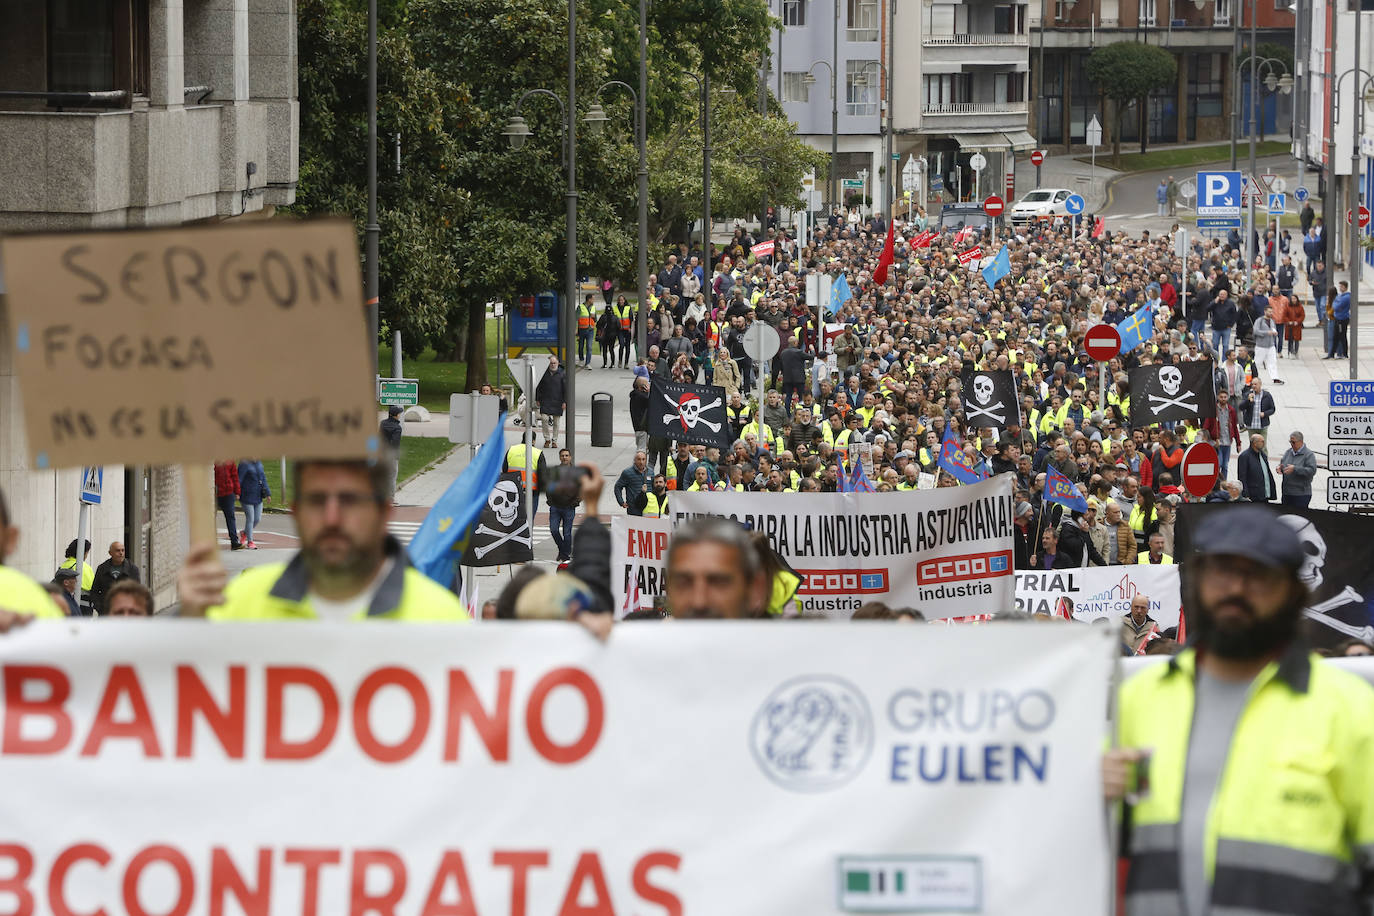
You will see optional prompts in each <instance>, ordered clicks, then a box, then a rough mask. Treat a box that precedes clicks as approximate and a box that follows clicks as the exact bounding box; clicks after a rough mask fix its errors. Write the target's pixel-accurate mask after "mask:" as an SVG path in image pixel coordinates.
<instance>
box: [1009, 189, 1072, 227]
mask: <svg viewBox="0 0 1374 916" xmlns="http://www.w3.org/2000/svg"><path fill="white" fill-rule="evenodd" d="M1072 193H1073V192H1072V191H1070V190H1069V189H1068V188H1037V189H1036V190H1034V191H1031V192H1030V193H1029V194H1027V195H1026V196H1025V197H1023V198H1021V199H1020V200H1018V201H1017V202H1016V203H1015V204H1013V205H1012V208H1011V224H1012V225H1013V226H1024V225H1026V224H1027V223H1030V222H1034V221H1035V219H1036V218H1037V217H1041V216H1061V217H1062V216H1068V215H1069V211H1068V209H1067V208H1066V207H1065V206H1064V201H1066V200H1068V199H1069V195H1070V194H1072Z"/></svg>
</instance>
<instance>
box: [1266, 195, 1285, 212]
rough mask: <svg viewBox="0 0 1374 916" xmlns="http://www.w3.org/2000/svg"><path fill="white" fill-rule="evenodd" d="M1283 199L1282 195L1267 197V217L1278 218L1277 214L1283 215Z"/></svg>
mask: <svg viewBox="0 0 1374 916" xmlns="http://www.w3.org/2000/svg"><path fill="white" fill-rule="evenodd" d="M1283 198H1284V195H1282V194H1270V195H1269V215H1270V216H1278V215H1279V214H1281V213H1283V210H1284V206H1283V205H1284V199H1283Z"/></svg>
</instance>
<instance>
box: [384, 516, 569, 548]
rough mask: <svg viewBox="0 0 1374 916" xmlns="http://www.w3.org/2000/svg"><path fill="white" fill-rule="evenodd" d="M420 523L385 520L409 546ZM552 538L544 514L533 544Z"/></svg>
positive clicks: (396, 535)
mask: <svg viewBox="0 0 1374 916" xmlns="http://www.w3.org/2000/svg"><path fill="white" fill-rule="evenodd" d="M422 524H424V522H423V521H418V522H399V521H393V522H387V526H386V528H387V531H389V532H390V533H391V534H392V536H394V537H395V538H396V540H398V541H400V542H401V545H402V546H405V547H409V546H410V542H411V541H412V540H414V538H415V532H417V531H419V530H420V526H421V525H422ZM552 540H553V535H551V534H549V524H548V518H547V516H545V517H544V524H543V525H542V526H540V525H537V524H536V526H535V529H534V544H535V546H536V547H537V546H539V545H540V544H544V543H547V542H549V541H552Z"/></svg>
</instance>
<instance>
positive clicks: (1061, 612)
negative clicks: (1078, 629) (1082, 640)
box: [1054, 597, 1073, 620]
mask: <svg viewBox="0 0 1374 916" xmlns="http://www.w3.org/2000/svg"><path fill="white" fill-rule="evenodd" d="M1054 616H1056V617H1062V618H1064V619H1065V620H1073V611H1071V610H1069V599H1067V598H1063V597H1061V598H1060V599H1059V600H1058V601H1056V602H1055V603H1054Z"/></svg>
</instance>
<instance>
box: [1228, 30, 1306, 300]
mask: <svg viewBox="0 0 1374 916" xmlns="http://www.w3.org/2000/svg"><path fill="white" fill-rule="evenodd" d="M1247 63H1248V64H1249V65H1250V180H1251V181H1252V182H1254V185H1253V186H1252V187H1251V194H1250V208H1249V216H1250V225H1249V237H1248V238H1247V239H1246V240H1245V251H1246V252H1247V257H1246V259H1245V281H1246V283H1247V284H1248V283H1249V282H1250V277H1251V273H1252V271H1253V270H1254V264H1255V258H1256V256H1257V255H1258V254H1259V250H1258V249H1257V248H1256V244H1257V242H1258V239H1257V238H1256V232H1255V198H1256V196H1257V195H1256V193H1255V188H1257V187H1259V182H1258V181H1257V180H1256V171H1257V167H1256V164H1255V153H1256V148H1255V140H1256V137H1255V131H1256V129H1257V127H1258V125H1259V118H1260V106H1259V98H1260V82H1261V80H1262V81H1263V83H1264V87H1265V88H1266V89H1268V90H1269V93H1270V94H1271V95H1272V94H1273V93H1274V92H1275V91H1278V92H1282V93H1283V94H1284V95H1288V94H1289V93H1290V92H1292V91H1293V75H1292V74H1291V73H1289V72H1288V67H1287V65H1286V64H1285V63H1284V62H1283V61H1281V60H1279V59H1277V58H1274V57H1260V56H1259V55H1258V54H1256V53H1255V22H1254V18H1253V17H1252V18H1251V20H1250V59H1249V60H1248V61H1238V62H1237V65H1236V79H1237V81H1239V79H1240V68H1241V67H1242V66H1244V65H1245V64H1247ZM1261 74H1263V76H1261ZM1231 142H1232V144H1233V145H1234V143H1235V135H1234V134H1233V135H1232V138H1231Z"/></svg>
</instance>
